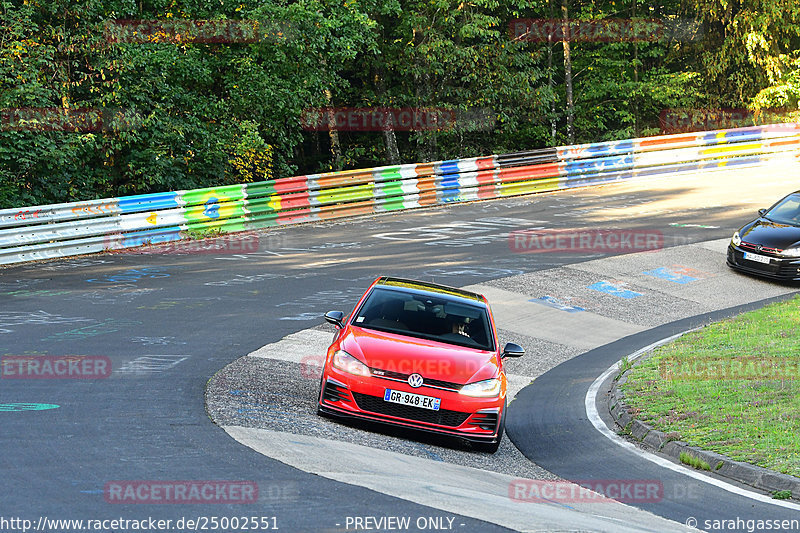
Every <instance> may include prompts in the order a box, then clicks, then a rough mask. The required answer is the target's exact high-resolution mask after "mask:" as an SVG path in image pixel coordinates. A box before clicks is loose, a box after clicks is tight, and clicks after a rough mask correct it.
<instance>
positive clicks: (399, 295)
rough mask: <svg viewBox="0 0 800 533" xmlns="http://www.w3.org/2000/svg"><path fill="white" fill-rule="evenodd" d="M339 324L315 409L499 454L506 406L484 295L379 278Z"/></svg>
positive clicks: (330, 316) (336, 319)
mask: <svg viewBox="0 0 800 533" xmlns="http://www.w3.org/2000/svg"><path fill="white" fill-rule="evenodd" d="M325 319H326V320H327V321H328V322H330V323H332V324H333V325H335V326H336V328H337V332H336V335H335V337H334V340H333V343H332V344H331V346H330V348H328V355H327V358H326V359H325V367H324V368H323V372H322V381H321V385H320V394H319V405H318V408H317V412H318V413H319V414H324V415H334V416H341V417H355V418H361V419H367V420H372V421H376V422H382V423H387V424H392V425H395V426H404V427H409V428H414V429H420V430H424V431H430V432H434V433H441V434H446V435H453V436H457V437H461V438H464V439H467V440H469V441H470V442H471V443H473V446H474V447H476V448H477V449H479V450H482V451H487V452H492V453H493V452H495V451H497V448H498V446H499V445H500V440H501V439H502V437H503V429H504V427H505V409H506V375H505V372H504V371H503V359H504V358H505V357H519V356H521V355H522V354H523V353H524V350H523V349H522V348H521V347H520V346H518V345H516V344H514V343H508V344H506V345H505V348H504V349H503V350H502V351H501V350H500V349H499V348H498V344H497V334H496V331H495V325H494V319H493V318H492V313H491V310H490V309H489V305H488V303H487V301H486V298H484V297H483V296H481V295H479V294H475V293H472V292H468V291H464V290H461V289H454V288H452V287H445V286H442V285H436V284H433V283H426V282H421V281H412V280H407V279H400V278H390V277H381V278H378V279H377V280H375V282H374V283H373V284H372V285H371V286H370V288H369V289H368V290H367V292H366V293H365V294H364V296H362V297H361V299H360V300H359V302H358V304H357V305H356V307H355V309H354V311H353V312H352V313H351V314H350V315H349V316H348V317H345V315H344V313H342V312H341V311H330V312H328V313H326V315H325Z"/></svg>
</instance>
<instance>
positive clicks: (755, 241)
mask: <svg viewBox="0 0 800 533" xmlns="http://www.w3.org/2000/svg"><path fill="white" fill-rule="evenodd" d="M728 266H730V267H731V268H734V269H736V270H740V271H742V272H747V273H748V274H755V275H757V276H763V277H767V278H772V279H778V280H784V281H800V191H795V192H793V193H791V194H790V195H788V196H786V197H785V198H783V199H782V200H780V201H779V202H777V203H776V204H775V205H773V206H772V207H770V208H769V209H759V210H758V218H756V219H755V220H753V221H752V222H748V223H747V224H745V225H744V226H742V227H741V228H740V229H739V231H737V232H736V233H734V234H733V238H732V239H731V243H730V245H729V246H728Z"/></svg>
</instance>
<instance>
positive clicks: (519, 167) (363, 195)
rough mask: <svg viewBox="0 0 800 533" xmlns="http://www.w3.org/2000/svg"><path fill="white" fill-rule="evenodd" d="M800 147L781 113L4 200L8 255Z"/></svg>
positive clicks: (221, 229)
mask: <svg viewBox="0 0 800 533" xmlns="http://www.w3.org/2000/svg"><path fill="white" fill-rule="evenodd" d="M798 155H800V124H774V125H767V126H757V127H751V128H736V129H728V130H719V131H711V132H699V133H685V134H678V135H663V136H658V137H647V138H641V139H630V140H623V141H613V142H603V143H591V144H583V145H576V146H562V147H558V148H545V149H541V150H533V151H529V152H519V153H513V154H502V155H491V156H487V157H472V158H467V159H456V160H451V161H437V162H434V163H416V164H407V165H396V166H387V167H377V168H368V169H360V170H348V171H343V172H330V173H324V174H309V175H306V176H294V177H288V178H278V179H275V180H270V181H265V182H259V183H246V184H242V185H229V186H224V187H212V188H207V189H195V190H190V191H173V192H164V193H156V194H145V195H139V196H123V197H120V198H106V199H101V200H91V201H85V202H75V203H68V204H55V205H44V206H35V207H25V208H14V209H3V210H0V264H12V263H20V262H25V261H34V260H39V259H48V258H54V257H67V256H74V255H80V254H88V253H96V252H103V251H109V250H120V249H129V248H136V247H141V246H143V245H154V244H159V243H166V242H174V241H179V240H182V239H188V238H194V237H197V236H201V235H216V234H223V233H233V232H241V231H252V230H258V229H263V228H268V227H271V226H279V225H285V224H296V223H302V222H316V221H324V220H328V219H333V218H339V217H346V216H353V215H362V214H372V213H381V212H385V211H394V210H399V209H413V208H418V207H426V206H433V205H442V204H447V203H452V202H466V201H473V200H483V199H489V198H501V197H507V196H515V195H521V194H531V193H537V192H544V191H554V190H559V189H567V188H572V187H584V186H588V185H595V184H601V183H609V182H613V181H620V180H627V179H635V178H642V177H651V176H658V175H664V174H674V173H680V172H690V171H692V172H696V171H702V170H713V169H721V168H731V167H734V168H738V167H743V166H758V165H761V164H763V163H765V162H767V161H771V160H775V159H788V160H793V161H797V158H798Z"/></svg>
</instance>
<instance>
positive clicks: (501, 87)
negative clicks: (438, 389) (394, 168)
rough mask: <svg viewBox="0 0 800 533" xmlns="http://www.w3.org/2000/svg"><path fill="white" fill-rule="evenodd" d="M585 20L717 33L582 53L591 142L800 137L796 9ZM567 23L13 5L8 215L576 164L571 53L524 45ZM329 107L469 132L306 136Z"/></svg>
mask: <svg viewBox="0 0 800 533" xmlns="http://www.w3.org/2000/svg"><path fill="white" fill-rule="evenodd" d="M568 4H569V13H570V17H571V18H574V19H580V20H582V21H608V20H615V19H643V20H655V21H662V22H665V23H671V22H675V21H685V22H687V23H692V22H693V21H697V22H698V23H699V24H700V25H701V29H702V32H700V33H699V35H698V36H697V38H695V39H693V40H681V39H673V38H670V37H669V36H667V37H665V38H660V39H652V38H646V39H643V40H642V39H640V40H625V39H622V40H616V41H613V40H602V39H601V40H595V41H588V42H587V41H575V42H572V43H571V60H572V71H573V73H574V79H573V87H574V91H573V92H574V106H575V110H574V111H575V113H574V114H575V129H576V139H575V140H576V142H592V141H601V140H612V139H620V138H629V137H634V136H645V135H651V134H656V133H659V132H660V128H661V124H660V122H659V117H660V115H661V114H662V113H663V112H664V111H665V110H668V109H687V108H688V109H692V108H703V109H711V108H733V109H738V108H743V107H746V106H749V107H750V108H751V109H753V110H754V111H756V112H759V113H763V112H765V111H769V110H775V109H781V110H785V111H788V112H790V113H788V114H787V115H786V116H787V118H795V119H796V118H797V114H798V113H797V110H798V103H799V102H800V63H799V61H800V53H798V51H800V4H797V3H796V2H795V1H794V0H743V1H741V2H730V1H729V0H690V1H689V2H685V1H683V0H661V1H659V2H657V3H656V2H651V1H650V0H596V1H591V0H569V2H568ZM560 5H561V0H532V1H524V0H471V1H470V2H463V1H462V0H388V1H380V0H347V1H346V2H339V1H337V2H333V1H330V0H296V1H292V2H285V1H283V0H237V1H235V2H222V1H220V0H142V1H141V2H132V1H130V0H83V1H82V2H79V3H78V2H74V1H72V0H0V22H2V24H1V25H0V208H2V207H11V206H22V205H34V204H44V203H60V202H68V201H75V200H80V199H91V198H101V197H110V196H120V195H127V194H140V193H149V192H157V191H165V190H177V189H190V188H198V187H207V186H213V185H222V184H230V183H241V182H249V181H259V180H265V179H271V178H275V177H283V176H288V175H293V174H297V173H309V172H318V171H325V170H331V169H335V168H342V167H347V168H354V167H364V166H374V165H384V164H388V163H390V162H411V161H424V160H441V159H450V158H457V157H468V156H477V155H487V154H491V153H504V152H512V151H519V150H528V149H533V148H539V147H543V146H554V145H558V144H563V143H565V142H566V138H565V116H566V109H565V107H566V97H565V91H564V84H565V80H564V57H563V49H562V46H561V44H560V43H559V42H556V43H554V44H553V45H552V46H550V45H548V43H546V42H531V41H526V40H524V39H514V38H513V35H511V33H510V31H509V23H511V22H513V21H515V20H518V19H526V18H535V19H542V18H551V17H554V16H555V17H558V16H560V9H559V8H560ZM126 21H127V22H126ZM148 21H151V22H148ZM152 21H156V22H155V23H153V22H152ZM198 21H200V22H198ZM203 21H207V22H205V23H203ZM327 106H334V107H366V108H375V107H388V108H395V109H402V108H432V109H436V110H443V111H445V112H447V113H452V115H449V116H451V117H454V119H455V120H454V121H450V122H449V123H447V124H446V125H445V127H441V128H433V129H427V130H426V129H417V130H411V131H409V130H407V129H406V130H403V129H401V128H394V129H392V130H386V131H364V132H356V131H338V132H337V133H338V135H328V133H327V132H325V131H322V132H316V131H310V130H309V129H308V128H307V127H306V128H305V129H304V125H303V122H302V117H303V116H304V113H305V112H307V111H308V110H313V109H318V108H323V107H327ZM551 121H554V123H551ZM553 126H554V127H555V134H553V132H552V131H551V128H552V127H553ZM723 127H724V126H723ZM337 143H338V145H337ZM334 154H339V155H334Z"/></svg>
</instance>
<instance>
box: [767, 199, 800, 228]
mask: <svg viewBox="0 0 800 533" xmlns="http://www.w3.org/2000/svg"><path fill="white" fill-rule="evenodd" d="M764 218H768V219H769V220H771V221H773V222H778V223H780V224H790V225H792V226H800V195H797V194H790V195H789V196H787V197H786V198H784V199H783V200H781V201H780V202H778V203H777V204H776V205H775V206H774V207H773V208H772V209H770V210H769V211H767V213H766V214H765V215H764Z"/></svg>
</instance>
